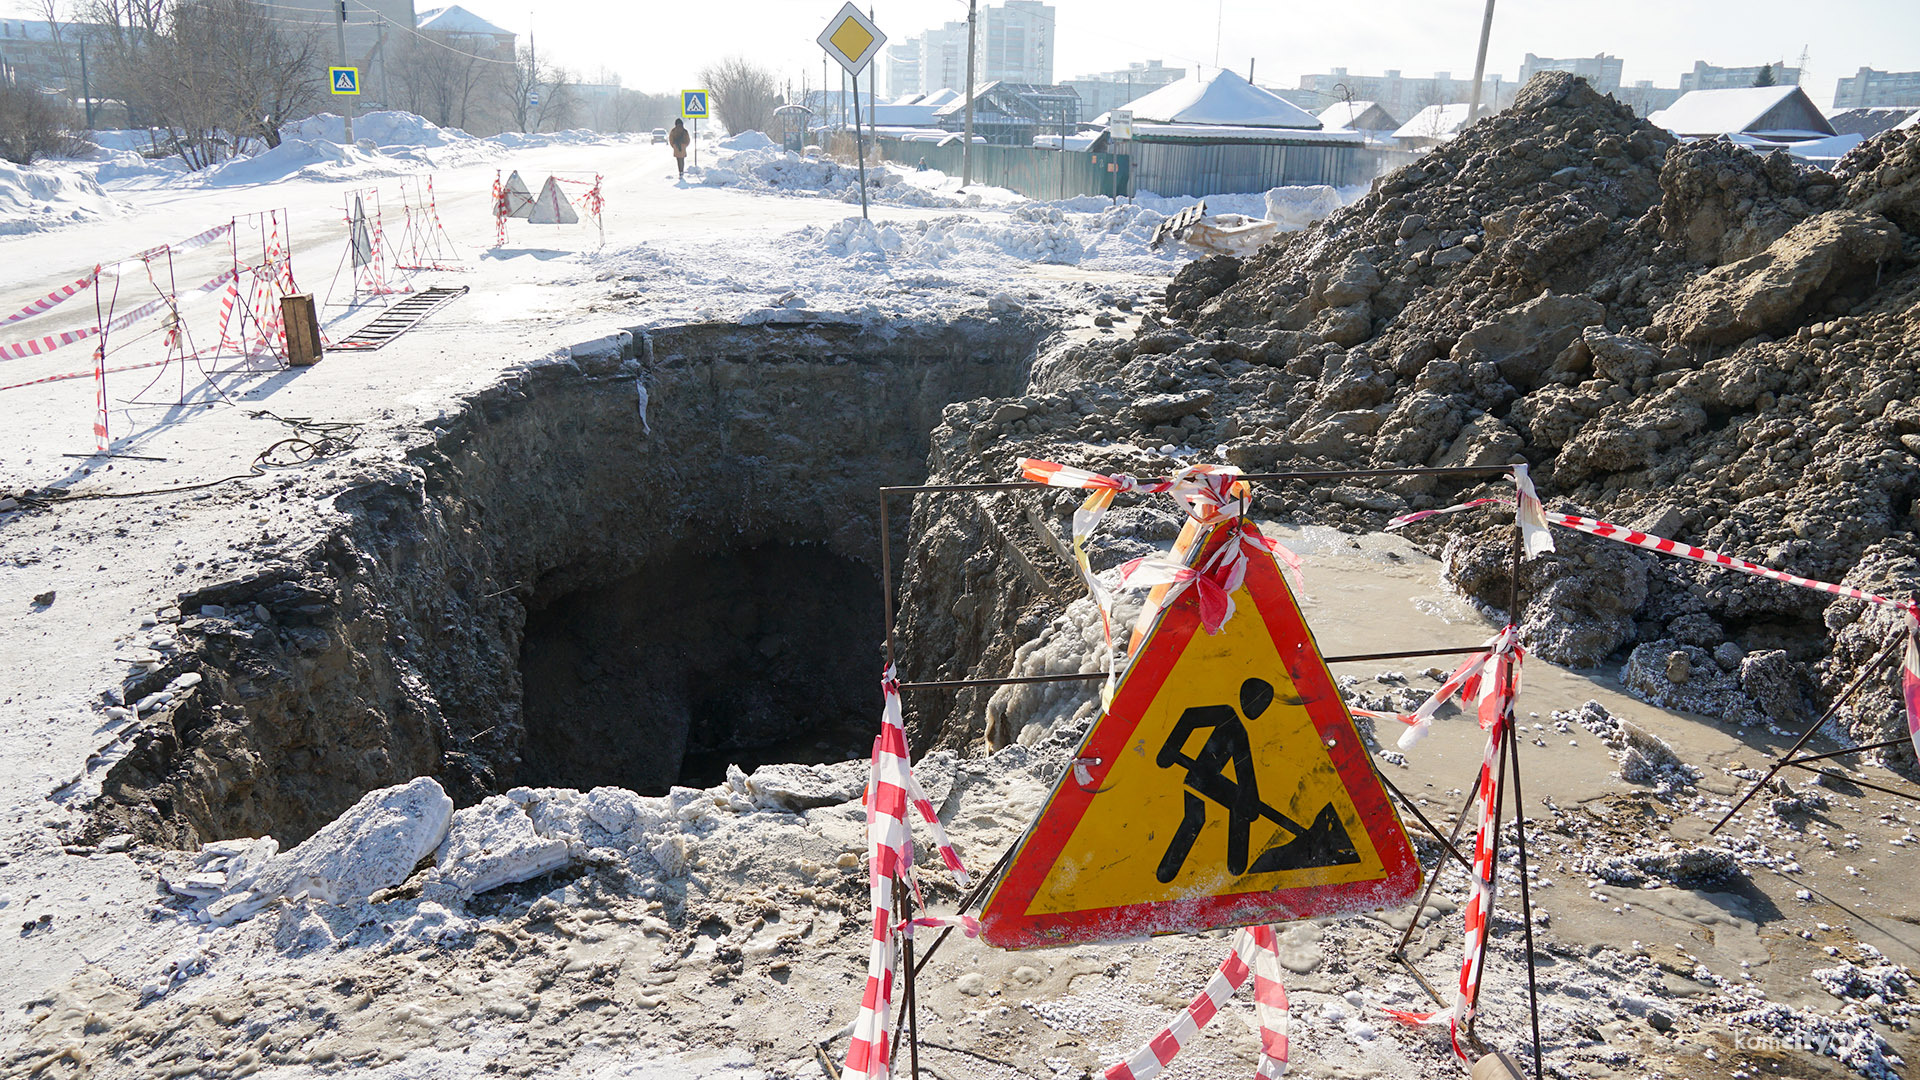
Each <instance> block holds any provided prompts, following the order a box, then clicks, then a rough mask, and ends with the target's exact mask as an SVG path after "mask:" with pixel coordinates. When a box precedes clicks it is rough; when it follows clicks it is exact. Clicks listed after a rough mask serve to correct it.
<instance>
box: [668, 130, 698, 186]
mask: <svg viewBox="0 0 1920 1080" xmlns="http://www.w3.org/2000/svg"><path fill="white" fill-rule="evenodd" d="M692 142H693V133H692V132H690V131H688V130H687V122H686V121H685V120H675V121H674V122H673V130H672V131H669V132H667V145H668V146H670V147H672V148H673V164H674V166H675V167H676V168H678V169H679V170H680V179H682V180H685V179H686V178H687V146H688V144H690V143H692Z"/></svg>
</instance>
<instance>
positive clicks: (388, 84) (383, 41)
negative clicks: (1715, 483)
mask: <svg viewBox="0 0 1920 1080" xmlns="http://www.w3.org/2000/svg"><path fill="white" fill-rule="evenodd" d="M374 48H375V50H376V51H377V52H378V53H379V56H380V102H381V104H383V105H384V106H386V107H387V108H389V109H391V108H393V80H392V79H390V78H388V77H387V20H386V19H384V18H382V19H381V20H380V41H379V43H378V44H377V45H375V46H374Z"/></svg>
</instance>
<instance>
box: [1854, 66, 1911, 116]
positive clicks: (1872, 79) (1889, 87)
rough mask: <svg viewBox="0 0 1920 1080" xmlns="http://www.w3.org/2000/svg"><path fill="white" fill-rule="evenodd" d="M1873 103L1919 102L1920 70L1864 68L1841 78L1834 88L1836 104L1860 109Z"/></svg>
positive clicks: (1903, 103) (1899, 103)
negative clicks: (1876, 69)
mask: <svg viewBox="0 0 1920 1080" xmlns="http://www.w3.org/2000/svg"><path fill="white" fill-rule="evenodd" d="M1872 105H1920V71H1875V70H1874V69H1872V68H1867V67H1863V68H1861V69H1860V70H1859V71H1858V72H1856V73H1855V74H1853V75H1852V76H1850V77H1848V78H1844V79H1841V80H1840V85H1839V86H1837V87H1835V88H1834V91H1833V107H1834V108H1836V109H1859V108H1865V107H1868V106H1872Z"/></svg>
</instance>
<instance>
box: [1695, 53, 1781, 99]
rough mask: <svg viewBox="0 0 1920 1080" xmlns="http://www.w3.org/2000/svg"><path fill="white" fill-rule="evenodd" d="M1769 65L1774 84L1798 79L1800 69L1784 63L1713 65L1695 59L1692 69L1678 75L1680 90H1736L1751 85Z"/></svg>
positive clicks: (1779, 84)
mask: <svg viewBox="0 0 1920 1080" xmlns="http://www.w3.org/2000/svg"><path fill="white" fill-rule="evenodd" d="M1763 67H1771V68H1772V69H1773V81H1774V84H1775V85H1778V86H1787V85H1789V84H1797V83H1799V81H1800V69H1799V68H1797V67H1788V66H1787V65H1785V64H1755V65H1753V66H1752V67H1715V66H1713V65H1712V64H1709V63H1707V62H1706V61H1705V60H1695V61H1694V62H1693V70H1692V71H1689V72H1684V73H1682V74H1681V76H1680V92H1681V93H1683V94H1684V93H1686V92H1687V91H1689V90H1738V89H1739V88H1741V87H1743V86H1752V85H1753V83H1754V80H1755V79H1758V78H1759V77H1760V69H1761V68H1763Z"/></svg>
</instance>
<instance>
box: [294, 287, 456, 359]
mask: <svg viewBox="0 0 1920 1080" xmlns="http://www.w3.org/2000/svg"><path fill="white" fill-rule="evenodd" d="M468 288H469V286H466V285H462V286H460V287H459V288H457V289H443V288H431V289H422V290H421V291H419V292H417V293H414V294H413V295H412V296H409V297H407V298H406V299H404V300H402V301H400V302H399V303H397V304H395V305H393V306H392V307H390V308H388V309H387V310H385V311H383V312H381V313H380V314H378V315H376V316H374V319H373V321H372V322H370V323H368V324H367V325H365V326H363V327H361V328H360V329H358V330H355V331H354V332H353V333H351V334H348V335H347V336H346V337H344V338H341V339H340V340H339V341H336V342H334V343H333V344H331V345H329V346H328V347H327V349H328V351H329V352H342V351H346V350H350V349H351V350H367V349H378V348H380V347H381V346H383V345H385V344H387V343H388V342H390V341H392V340H393V339H394V338H397V337H399V336H400V335H401V334H404V333H406V332H407V331H409V330H411V329H413V328H414V327H415V326H418V325H419V324H420V322H421V320H423V319H425V318H426V317H427V316H429V315H431V314H433V313H434V312H436V311H438V310H440V309H441V308H442V307H444V306H445V305H446V304H448V303H449V302H451V301H453V300H454V299H455V298H457V297H461V296H465V295H466V294H467V290H468Z"/></svg>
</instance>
